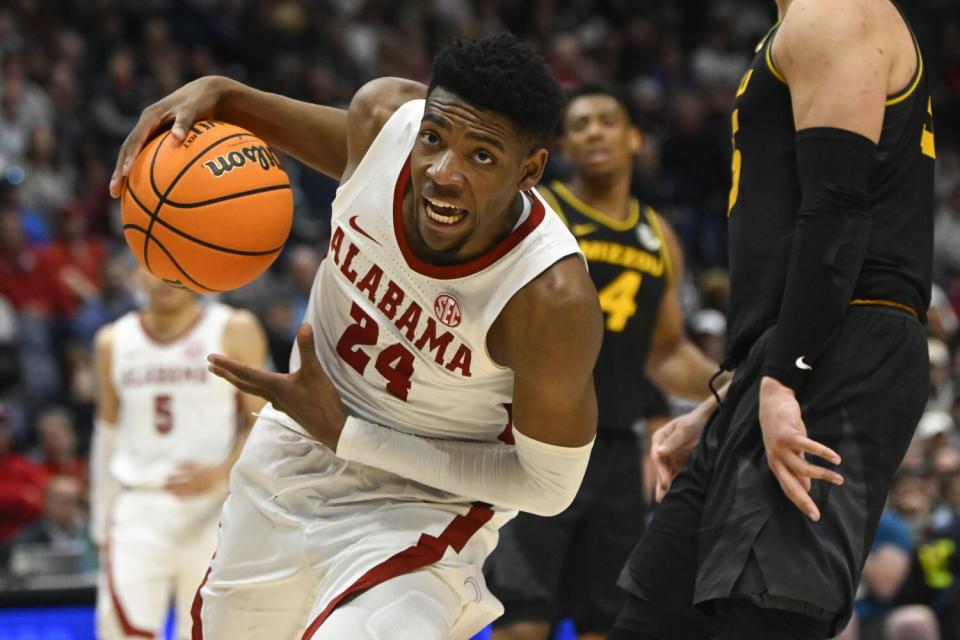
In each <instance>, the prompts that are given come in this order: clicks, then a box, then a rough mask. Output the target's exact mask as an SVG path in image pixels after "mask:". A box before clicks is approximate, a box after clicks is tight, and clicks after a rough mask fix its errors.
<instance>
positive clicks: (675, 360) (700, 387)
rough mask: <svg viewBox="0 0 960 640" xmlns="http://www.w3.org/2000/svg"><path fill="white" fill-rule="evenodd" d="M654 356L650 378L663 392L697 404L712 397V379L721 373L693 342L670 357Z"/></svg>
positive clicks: (685, 343)
mask: <svg viewBox="0 0 960 640" xmlns="http://www.w3.org/2000/svg"><path fill="white" fill-rule="evenodd" d="M651 355H652V356H653V357H651V360H650V362H649V363H648V364H647V376H648V377H649V378H650V380H651V381H653V383H654V384H655V385H657V387H658V388H659V389H660V390H661V391H663V392H664V393H666V394H668V395H671V396H676V397H679V398H691V399H693V400H700V399H702V398H706V397H708V396H710V378H711V377H712V376H713V375H714V374H715V373H716V372H717V364H716V363H715V362H713V361H712V360H710V358H708V357H707V356H705V355H703V352H701V351H700V350H699V349H698V348H697V347H696V345H694V344H693V343H692V342H690V341H689V340H687V339H685V338H684V339H681V340H680V341H679V342H678V343H677V345H676V346H675V347H674V348H673V349H671V350H670V351H669V352H668V353H666V354H664V355H662V356H660V357H656V354H651Z"/></svg>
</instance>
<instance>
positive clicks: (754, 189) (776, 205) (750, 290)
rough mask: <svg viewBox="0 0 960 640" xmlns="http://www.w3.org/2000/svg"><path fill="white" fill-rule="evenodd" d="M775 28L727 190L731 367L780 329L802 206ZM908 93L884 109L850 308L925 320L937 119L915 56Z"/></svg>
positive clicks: (737, 106) (758, 69) (737, 136)
mask: <svg viewBox="0 0 960 640" xmlns="http://www.w3.org/2000/svg"><path fill="white" fill-rule="evenodd" d="M776 29H777V28H776V27H774V29H772V30H771V32H770V33H769V34H768V35H767V37H766V38H765V39H764V40H763V41H762V42H761V43H760V45H759V46H758V47H757V55H756V57H755V58H754V60H753V63H752V64H751V65H750V68H749V69H748V70H747V73H746V75H744V77H743V80H742V81H741V83H740V87H739V89H738V90H737V95H736V100H735V103H734V110H733V114H732V128H733V145H734V151H733V183H732V186H731V190H730V202H729V212H728V216H729V227H730V280H731V282H730V317H729V329H728V331H729V336H728V345H729V346H728V348H729V353H730V361H731V363H735V362H737V361H739V360H742V359H743V358H744V357H745V356H746V353H747V351H748V350H749V349H750V346H751V345H752V344H753V343H754V341H755V340H756V339H757V338H758V337H759V336H760V334H761V333H763V331H764V330H765V329H766V328H768V327H770V326H771V325H773V324H774V323H776V321H777V318H778V316H779V313H780V304H781V299H782V297H783V291H784V286H785V281H786V275H787V261H788V256H789V252H790V244H791V240H792V235H791V234H792V232H793V229H794V224H795V222H796V218H797V212H798V209H799V206H800V184H799V181H798V178H797V162H796V131H795V129H794V120H793V108H792V106H791V102H790V90H789V88H788V87H787V84H786V81H785V79H784V77H783V75H782V74H781V73H780V71H779V70H778V69H777V67H776V65H775V64H774V61H773V59H772V58H771V54H770V47H771V44H772V42H773V39H774V37H775V35H776ZM917 59H918V63H917V70H916V73H915V74H914V77H913V79H912V80H911V81H910V83H909V84H908V85H907V87H905V88H904V89H903V90H902V91H900V92H899V93H897V94H895V95H893V96H890V97H889V99H888V100H887V106H886V111H885V112H884V118H883V130H882V133H881V135H880V142H879V144H878V146H877V150H876V153H875V158H874V166H873V169H872V171H871V174H870V184H869V198H870V204H869V213H870V218H871V230H870V239H869V244H868V248H867V254H866V258H865V259H864V262H863V267H862V268H861V270H860V274H859V277H858V280H857V283H856V285H855V287H854V294H853V300H852V301H851V302H852V303H853V304H887V305H889V306H894V307H900V308H905V309H910V310H912V311H913V312H915V313H916V314H917V315H919V317H921V318H923V317H924V311H925V310H926V309H927V307H928V305H929V303H930V291H931V286H932V268H933V267H932V258H933V256H932V254H933V249H932V247H933V171H934V157H935V152H934V144H933V115H932V109H931V104H930V95H929V91H928V87H927V73H926V71H925V69H924V65H923V59H922V57H921V55H920V50H919V47H917Z"/></svg>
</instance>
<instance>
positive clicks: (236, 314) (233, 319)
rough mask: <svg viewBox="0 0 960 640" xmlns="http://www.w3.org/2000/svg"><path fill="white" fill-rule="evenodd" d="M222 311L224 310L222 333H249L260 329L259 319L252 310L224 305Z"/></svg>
mask: <svg viewBox="0 0 960 640" xmlns="http://www.w3.org/2000/svg"><path fill="white" fill-rule="evenodd" d="M224 311H225V312H226V322H225V323H224V326H223V330H224V333H232V334H238V335H249V334H251V333H255V332H258V331H260V329H261V327H260V321H259V320H258V319H257V316H255V315H254V314H253V313H252V312H250V311H248V310H246V309H240V308H237V307H226V308H225V309H224Z"/></svg>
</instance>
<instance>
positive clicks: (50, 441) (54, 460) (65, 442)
mask: <svg viewBox="0 0 960 640" xmlns="http://www.w3.org/2000/svg"><path fill="white" fill-rule="evenodd" d="M36 425H37V437H38V438H39V443H38V447H37V452H36V454H35V456H34V461H35V462H36V463H37V464H39V465H40V466H41V467H43V469H44V471H46V473H47V474H48V475H50V476H69V477H71V478H74V479H75V480H77V482H79V483H80V484H81V488H85V487H86V484H87V463H86V460H84V459H83V458H82V457H80V456H79V455H78V454H77V432H76V429H75V428H74V426H73V415H72V414H71V413H70V412H69V411H68V410H67V409H65V408H64V407H60V406H56V405H52V406H49V407H47V408H46V409H44V410H43V411H41V412H40V414H39V415H38V416H37V420H36Z"/></svg>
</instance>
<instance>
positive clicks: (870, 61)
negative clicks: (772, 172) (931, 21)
mask: <svg viewBox="0 0 960 640" xmlns="http://www.w3.org/2000/svg"><path fill="white" fill-rule="evenodd" d="M878 4H880V3H877V2H872V1H870V0H852V1H851V2H844V3H839V4H838V3H836V2H832V1H831V0H795V1H794V2H793V4H791V6H790V9H789V10H788V11H787V13H786V15H785V17H784V19H783V22H782V24H781V25H780V28H779V30H778V31H777V33H776V35H775V36H774V41H773V45H772V50H771V54H772V56H773V59H774V62H775V63H776V65H777V66H778V67H779V69H780V70H781V71H782V73H783V75H784V77H785V78H786V80H787V83H788V84H789V86H790V97H791V101H792V104H793V115H794V120H795V125H796V129H797V130H798V131H800V130H802V129H807V128H813V127H833V128H837V129H844V130H847V131H852V132H854V133H858V134H860V135H862V136H864V137H865V138H868V139H869V140H872V141H873V142H877V141H878V140H879V139H880V131H881V128H882V127H883V114H884V109H885V102H886V95H887V90H888V78H889V76H890V69H891V65H892V64H893V62H894V61H895V56H896V55H897V47H896V46H893V45H892V44H891V42H890V41H889V35H890V34H888V33H885V31H886V30H888V29H885V27H886V24H885V18H884V16H882V15H881V13H882V12H881V13H878V7H877V5H878ZM890 9H891V10H893V9H892V7H891V8H890Z"/></svg>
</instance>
